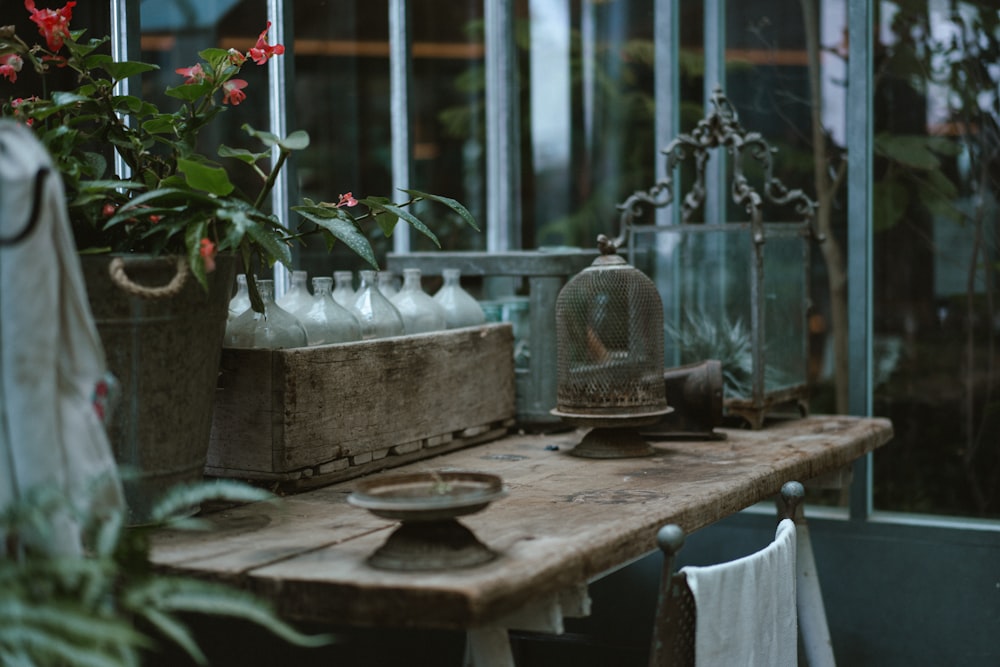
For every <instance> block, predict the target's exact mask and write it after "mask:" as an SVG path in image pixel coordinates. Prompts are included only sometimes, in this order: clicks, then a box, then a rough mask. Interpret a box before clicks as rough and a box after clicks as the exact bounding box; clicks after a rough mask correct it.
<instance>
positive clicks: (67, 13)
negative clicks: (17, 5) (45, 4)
mask: <svg viewBox="0 0 1000 667" xmlns="http://www.w3.org/2000/svg"><path fill="white" fill-rule="evenodd" d="M75 6H76V2H75V1H74V0H70V2H67V3H66V5H65V6H64V7H62V8H60V9H35V0H24V8H25V9H27V10H28V11H29V12H31V20H32V22H34V24H35V25H37V26H38V32H39V33H40V34H41V35H42V37H44V38H45V43H46V44H47V45H48V47H49V51H58V50H59V49H61V48H62V45H63V40H64V39H66V38H67V37H69V21H70V19H71V18H73V7H75Z"/></svg>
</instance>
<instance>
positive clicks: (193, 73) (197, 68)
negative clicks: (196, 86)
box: [174, 63, 205, 84]
mask: <svg viewBox="0 0 1000 667" xmlns="http://www.w3.org/2000/svg"><path fill="white" fill-rule="evenodd" d="M174 71H175V72H177V73H178V74H180V75H181V76H183V77H187V80H186V81H185V82H184V83H186V84H187V83H201V82H202V81H204V80H205V70H203V69H202V68H201V64H200V63H199V64H197V65H194V66H192V67H178V68H177V69H176V70H174Z"/></svg>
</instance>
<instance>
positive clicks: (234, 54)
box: [229, 49, 247, 67]
mask: <svg viewBox="0 0 1000 667" xmlns="http://www.w3.org/2000/svg"><path fill="white" fill-rule="evenodd" d="M246 61H247V57H246V56H245V55H243V54H242V53H240V52H239V51H237V50H236V49H229V64H230V65H235V66H236V67H242V66H243V63H245V62H246Z"/></svg>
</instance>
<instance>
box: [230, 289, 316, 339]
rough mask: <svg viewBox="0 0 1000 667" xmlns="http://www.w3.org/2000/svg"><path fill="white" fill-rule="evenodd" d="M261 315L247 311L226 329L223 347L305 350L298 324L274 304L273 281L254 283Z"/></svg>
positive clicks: (289, 314)
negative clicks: (261, 304)
mask: <svg viewBox="0 0 1000 667" xmlns="http://www.w3.org/2000/svg"><path fill="white" fill-rule="evenodd" d="M257 289H258V291H259V292H260V298H261V300H262V301H263V302H264V312H263V313H258V312H257V311H255V310H254V309H252V308H248V309H247V310H246V311H245V312H243V314H241V315H240V316H239V317H237V318H236V319H235V320H233V321H232V322H231V326H229V327H228V328H227V329H226V347H238V348H267V349H281V348H289V347H305V345H306V344H307V342H308V338H307V337H306V330H305V328H304V327H303V326H302V323H301V322H299V320H298V319H297V318H296V317H295V316H294V315H292V314H291V313H289V312H288V311H287V310H285V309H284V308H282V307H281V306H279V305H278V304H276V303H275V302H274V281H273V280H257Z"/></svg>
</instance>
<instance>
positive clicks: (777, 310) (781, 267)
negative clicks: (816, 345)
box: [761, 234, 809, 394]
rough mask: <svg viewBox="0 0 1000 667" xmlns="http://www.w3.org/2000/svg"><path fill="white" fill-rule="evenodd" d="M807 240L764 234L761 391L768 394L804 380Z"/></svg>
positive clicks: (794, 385) (786, 388) (806, 339)
mask: <svg viewBox="0 0 1000 667" xmlns="http://www.w3.org/2000/svg"><path fill="white" fill-rule="evenodd" d="M807 243H808V240H807V239H806V238H803V237H802V236H801V235H795V234H793V235H781V236H771V235H768V237H767V241H766V242H765V243H764V277H763V287H764V289H763V292H762V294H761V296H762V297H763V301H764V356H765V359H766V362H765V370H764V391H765V393H768V394H771V393H774V392H780V391H784V390H788V389H792V388H794V387H798V386H801V385H804V384H805V383H806V370H807V369H806V364H807V360H808V350H807V345H808V336H807V331H806V323H807V320H806V318H807V314H806V308H807V306H808V304H809V295H808V292H807V288H808V282H807V280H806V257H807V255H806V253H807V251H808V248H807V245H806V244H807Z"/></svg>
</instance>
